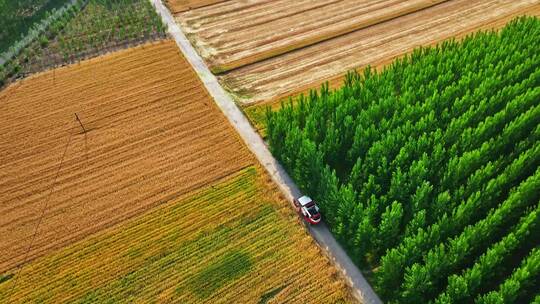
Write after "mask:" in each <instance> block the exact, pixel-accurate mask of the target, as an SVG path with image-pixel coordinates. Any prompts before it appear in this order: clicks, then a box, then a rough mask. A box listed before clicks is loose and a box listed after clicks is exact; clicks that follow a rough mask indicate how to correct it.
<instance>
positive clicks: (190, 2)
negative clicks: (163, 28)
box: [165, 0, 228, 14]
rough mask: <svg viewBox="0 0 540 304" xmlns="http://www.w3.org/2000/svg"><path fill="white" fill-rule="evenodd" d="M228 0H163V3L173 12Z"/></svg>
mask: <svg viewBox="0 0 540 304" xmlns="http://www.w3.org/2000/svg"><path fill="white" fill-rule="evenodd" d="M225 1H228V0H165V4H166V5H167V7H168V8H169V10H171V12H172V13H173V14H175V13H180V12H185V11H189V10H191V9H194V8H199V7H203V6H206V5H211V4H216V3H221V2H225Z"/></svg>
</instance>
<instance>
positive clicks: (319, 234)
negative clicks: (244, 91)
mask: <svg viewBox="0 0 540 304" xmlns="http://www.w3.org/2000/svg"><path fill="white" fill-rule="evenodd" d="M149 1H150V2H151V3H152V5H153V6H154V7H155V9H156V11H157V13H158V15H160V16H161V18H162V20H163V22H164V23H166V24H167V25H168V31H169V33H170V34H171V36H172V37H173V39H174V40H175V41H176V44H177V45H178V47H179V48H180V50H181V51H182V53H183V54H184V56H185V57H186V60H187V61H188V62H189V63H190V64H191V66H192V68H193V69H194V70H195V71H196V73H197V74H198V75H199V77H200V78H201V81H202V83H203V84H204V86H205V87H206V89H207V90H208V92H209V94H210V95H211V96H212V97H213V98H214V100H215V102H216V104H217V105H218V107H219V108H220V109H221V111H222V112H223V113H224V114H225V116H226V117H227V119H228V120H229V122H230V123H231V124H232V126H233V127H234V128H235V129H236V130H237V132H238V133H239V135H240V137H241V138H242V139H243V140H244V142H245V143H246V145H247V147H248V148H249V150H251V152H252V153H253V154H254V155H255V156H256V157H257V159H258V160H259V162H260V163H261V164H262V165H263V167H264V168H265V169H266V171H268V173H269V174H270V176H271V177H272V180H273V181H274V182H275V183H276V184H277V185H278V186H279V188H280V190H281V192H282V193H283V194H284V195H285V197H286V198H287V199H288V200H289V202H291V204H292V198H293V197H295V196H298V195H299V194H300V190H299V189H298V187H297V186H296V185H295V184H294V182H293V181H292V179H291V178H290V177H289V175H288V174H287V172H286V171H285V170H284V169H283V167H282V166H281V164H280V163H279V162H278V161H277V160H276V159H275V158H274V157H273V156H272V154H271V153H270V151H269V149H268V147H267V146H266V144H265V142H264V141H263V140H262V138H261V137H260V136H259V134H258V133H257V132H256V130H255V129H253V127H252V126H251V124H250V122H249V121H248V119H247V118H246V117H245V116H244V114H243V113H242V111H241V110H240V109H239V108H238V106H237V105H236V104H235V103H234V101H233V99H232V98H231V96H230V95H228V93H227V92H226V91H225V90H224V89H223V87H221V85H220V84H219V82H218V80H217V78H216V77H215V76H214V75H213V74H212V73H211V72H210V70H209V68H208V66H207V65H206V64H205V63H204V61H203V60H202V58H201V57H200V56H199V54H198V53H197V52H196V51H195V48H194V47H193V46H192V44H191V42H190V41H189V40H188V39H187V37H186V36H185V35H184V33H183V32H182V30H181V29H180V27H179V25H178V24H176V22H175V19H174V17H173V16H172V15H171V13H170V12H169V10H168V9H167V8H166V7H165V5H164V4H163V3H162V1H161V0H149ZM308 230H309V232H310V234H311V235H312V237H313V238H314V239H315V240H316V241H317V243H318V244H319V246H320V248H321V249H322V250H323V251H324V252H325V254H326V255H328V256H329V257H330V260H331V261H332V262H333V263H334V265H335V266H336V268H337V269H339V270H340V272H341V273H342V274H343V276H344V277H345V278H346V282H347V284H348V285H349V286H350V287H351V288H352V289H353V293H352V294H353V296H354V297H355V298H356V299H357V300H358V301H360V302H362V303H370V304H371V303H373V304H378V303H382V301H381V300H380V298H379V297H378V296H377V294H376V293H375V291H374V290H373V289H372V288H371V286H370V285H369V283H368V282H367V280H366V279H365V278H364V276H363V275H362V273H361V272H360V270H359V269H358V268H357V267H356V265H355V264H354V263H353V262H352V260H351V259H350V258H349V256H348V255H347V253H346V252H345V250H344V249H343V248H342V247H341V246H340V245H339V244H338V242H337V241H336V240H335V238H334V237H333V235H332V233H331V232H330V230H329V229H328V227H327V226H326V225H324V224H322V225H318V226H310V227H308Z"/></svg>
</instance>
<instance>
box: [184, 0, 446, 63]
mask: <svg viewBox="0 0 540 304" xmlns="http://www.w3.org/2000/svg"><path fill="white" fill-rule="evenodd" d="M444 1H445V0H409V1H402V0H377V1H358V0H320V1H311V0H300V1H289V0H276V1H267V0H250V1H227V2H225V3H221V4H218V5H211V6H207V7H204V8H201V9H197V10H192V11H188V12H185V13H182V14H179V15H177V20H178V21H179V22H180V23H181V25H182V27H183V28H184V30H185V32H186V33H187V34H188V36H190V37H191V38H192V39H191V41H192V42H193V44H194V45H195V46H196V47H197V49H198V50H199V52H200V53H201V55H202V56H203V57H204V58H205V59H206V62H207V63H208V65H209V67H210V69H211V70H212V71H214V72H225V71H228V70H231V69H235V68H238V67H241V66H244V65H247V64H251V63H255V62H258V61H261V60H264V59H267V58H270V57H274V56H277V55H281V54H283V53H286V52H288V51H291V50H295V49H298V48H301V47H304V46H308V45H312V44H314V43H317V42H320V41H323V40H326V39H330V38H333V37H336V36H339V35H343V34H346V33H349V32H352V31H355V30H358V29H361V28H364V27H367V26H370V25H373V24H376V23H379V22H383V21H386V20H389V19H392V18H395V17H398V16H400V15H403V14H407V13H411V12H414V11H418V10H421V9H424V8H426V7H429V6H432V5H435V4H437V3H441V2H444Z"/></svg>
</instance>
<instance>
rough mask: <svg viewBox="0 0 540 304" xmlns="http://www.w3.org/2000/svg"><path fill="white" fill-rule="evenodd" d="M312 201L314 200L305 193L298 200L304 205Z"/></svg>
mask: <svg viewBox="0 0 540 304" xmlns="http://www.w3.org/2000/svg"><path fill="white" fill-rule="evenodd" d="M312 201H313V200H312V199H311V198H310V197H309V196H305V195H304V196H302V197H301V198H299V199H298V202H299V203H300V205H302V206H305V205H307V204H309V203H311V202H312Z"/></svg>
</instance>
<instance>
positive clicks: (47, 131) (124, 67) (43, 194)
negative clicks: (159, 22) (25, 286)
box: [0, 42, 253, 271]
mask: <svg viewBox="0 0 540 304" xmlns="http://www.w3.org/2000/svg"><path fill="white" fill-rule="evenodd" d="M0 109H1V110H0V193H2V195H0V214H2V216H1V217H0V235H1V236H2V237H1V238H0V271H3V270H6V269H7V268H10V267H13V266H15V265H17V264H18V263H20V262H21V261H23V259H24V257H25V254H26V251H27V249H28V248H29V245H30V242H31V240H32V238H33V234H34V231H35V228H36V226H37V224H38V222H39V218H40V217H41V215H42V212H43V215H44V216H43V220H42V222H41V223H40V225H39V230H38V231H37V235H36V238H35V241H34V243H33V246H32V250H31V251H30V252H29V255H28V258H29V259H32V258H34V257H36V256H40V255H42V254H45V253H47V252H49V251H50V250H52V249H55V248H58V247H61V246H63V245H65V244H67V243H70V242H73V241H75V240H78V239H81V238H83V237H84V236H86V235H88V234H91V233H93V232H96V231H98V230H101V229H103V228H105V227H108V226H111V225H113V224H115V223H118V222H121V221H123V220H125V219H126V218H129V217H132V216H134V215H137V214H140V213H141V212H143V211H144V210H146V209H148V208H151V207H154V206H156V205H159V204H161V203H164V202H167V201H170V200H173V199H175V198H177V197H178V196H180V195H182V194H183V193H186V192H188V191H191V190H193V189H196V188H199V187H201V186H202V185H206V184H208V183H209V182H212V181H215V180H218V179H220V178H223V177H224V176H227V175H229V174H231V173H233V172H236V171H238V170H240V169H242V168H245V167H246V166H248V165H250V164H252V163H253V158H252V156H251V155H250V153H248V150H247V148H245V147H244V145H243V144H242V143H241V141H240V139H239V137H238V136H237V135H236V133H235V132H234V131H233V129H232V127H231V126H230V125H229V123H228V122H227V121H226V119H225V118H224V116H223V115H222V114H221V112H220V111H219V110H218V109H217V108H216V107H215V105H214V104H213V101H212V100H211V98H210V97H209V95H208V93H207V92H206V90H205V88H204V86H203V85H202V84H201V82H200V81H199V80H198V78H197V77H196V74H195V73H194V72H193V71H192V69H191V67H190V65H189V64H188V63H187V62H186V61H184V60H183V58H182V56H181V55H180V54H179V51H178V50H177V48H176V45H175V44H174V43H173V42H164V43H158V44H153V45H145V46H143V47H139V48H135V49H130V50H126V51H121V52H118V53H115V54H112V55H108V56H105V57H101V58H96V59H93V60H89V61H86V62H82V63H80V64H77V65H73V66H69V67H66V68H60V69H58V70H56V71H51V72H48V73H45V74H41V75H38V76H36V77H32V78H29V79H27V80H24V81H22V82H19V83H15V84H13V85H11V86H10V87H9V88H7V89H6V90H4V91H2V92H1V93H0ZM75 113H77V115H78V116H79V118H80V119H81V121H82V123H83V127H84V128H85V129H86V130H87V132H86V133H84V132H83V130H82V127H81V126H80V125H79V123H78V122H77V121H76V118H75Z"/></svg>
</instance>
